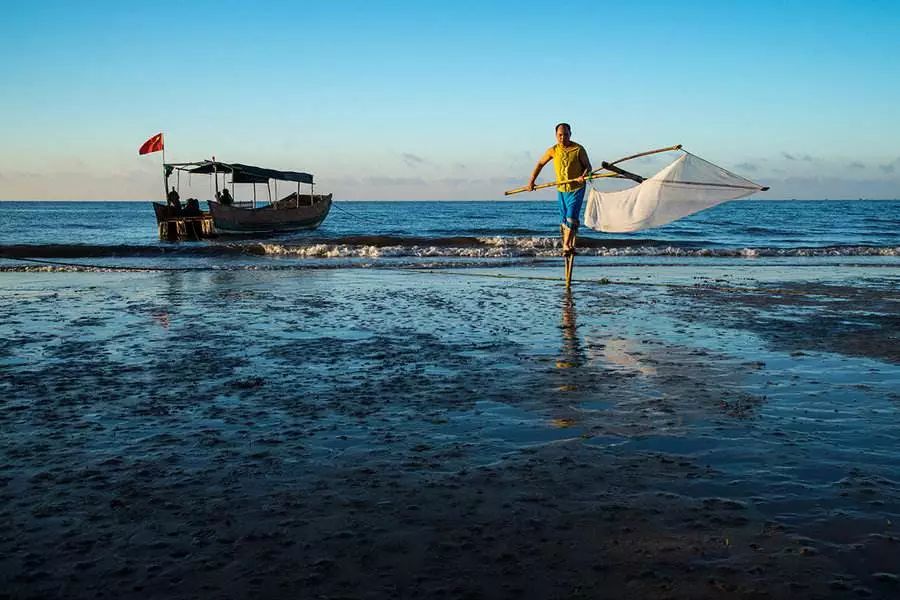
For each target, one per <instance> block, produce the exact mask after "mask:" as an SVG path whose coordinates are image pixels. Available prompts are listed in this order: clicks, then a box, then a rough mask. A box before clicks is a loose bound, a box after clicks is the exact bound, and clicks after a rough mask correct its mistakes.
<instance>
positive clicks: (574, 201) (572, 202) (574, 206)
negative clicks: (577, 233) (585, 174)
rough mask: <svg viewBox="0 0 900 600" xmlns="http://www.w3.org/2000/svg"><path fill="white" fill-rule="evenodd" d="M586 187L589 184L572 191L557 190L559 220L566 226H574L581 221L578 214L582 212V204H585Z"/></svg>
mask: <svg viewBox="0 0 900 600" xmlns="http://www.w3.org/2000/svg"><path fill="white" fill-rule="evenodd" d="M585 189H587V186H583V187H581V188H579V189H577V190H574V191H572V192H556V197H557V198H559V222H560V223H562V224H563V225H565V226H566V227H573V226H576V225H579V224H580V223H581V220H580V219H579V218H578V216H579V215H580V214H581V205H582V204H584V190H585Z"/></svg>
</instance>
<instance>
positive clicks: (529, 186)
mask: <svg viewBox="0 0 900 600" xmlns="http://www.w3.org/2000/svg"><path fill="white" fill-rule="evenodd" d="M525 187H526V188H528V191H529V192H533V191H534V179H532V180H531V181H529V182H528V185H526V186H525Z"/></svg>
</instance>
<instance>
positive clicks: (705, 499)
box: [0, 263, 900, 599]
mask: <svg viewBox="0 0 900 600" xmlns="http://www.w3.org/2000/svg"><path fill="white" fill-rule="evenodd" d="M560 272H561V268H555V267H554V268H550V267H547V268H540V267H535V268H522V269H515V268H507V269H503V270H502V272H501V271H492V270H491V269H467V270H459V271H453V270H451V269H445V270H437V271H411V270H402V269H394V270H391V269H368V270H366V269H320V270H314V269H313V270H302V269H299V270H294V271H290V270H287V271H270V272H267V271H254V270H238V271H215V270H207V271H197V272H171V273H154V272H133V273H127V272H99V273H93V272H71V273H70V272H47V273H40V272H31V273H14V272H6V273H0V282H2V285H0V299H2V302H0V332H2V335H0V402H2V410H0V438H2V441H3V443H2V448H0V464H2V469H0V497H2V503H0V598H17V599H18V598H22V599H24V598H45V597H46V598H116V599H123V598H125V599H127V598H166V599H173V598H359V599H381V598H471V599H474V598H485V599H493V598H498V599H499V598H504V599H505V598H509V599H514V598H560V599H562V598H625V597H629V598H800V597H802V598H863V597H867V598H895V597H897V595H898V594H900V560H898V557H900V545H898V541H900V523H898V520H900V460H898V458H900V456H898V442H900V425H898V423H900V420H898V416H900V339H898V336H900V303H898V300H900V294H898V292H897V290H898V282H900V270H898V268H896V267H890V266H884V265H881V266H878V265H875V266H871V267H867V266H864V265H856V266H852V267H848V268H842V269H836V268H834V267H820V266H815V265H810V266H807V267H802V268H798V267H796V266H790V265H787V266H778V265H777V264H773V265H769V266H752V264H751V265H750V266H748V263H741V264H724V265H723V264H721V263H715V265H713V264H708V265H703V264H688V265H684V266H674V265H673V266H652V265H651V266H641V265H634V266H628V265H619V266H616V267H614V268H607V267H602V266H596V267H582V268H578V267H576V274H575V278H576V283H575V287H574V290H573V291H572V292H571V293H567V292H566V291H565V289H564V288H563V286H562V285H561V283H560V282H559V281H558V278H559V277H560ZM498 273H499V274H501V275H503V276H502V277H497V276H496V275H497V274H498ZM554 278H556V279H554Z"/></svg>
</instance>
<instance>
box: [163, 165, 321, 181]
mask: <svg viewBox="0 0 900 600" xmlns="http://www.w3.org/2000/svg"><path fill="white" fill-rule="evenodd" d="M173 170H178V171H186V172H188V173H197V174H201V175H212V174H213V173H231V176H232V180H233V181H234V183H266V182H268V181H269V180H270V179H277V180H280V181H296V182H297V183H309V184H312V182H313V176H312V175H310V174H309V173H301V172H299V171H277V170H275V169H265V168H263V167H254V166H251V165H242V164H240V163H223V162H219V161H213V160H202V161H199V162H189V163H168V164H166V173H167V174H168V173H171V172H172V171H173Z"/></svg>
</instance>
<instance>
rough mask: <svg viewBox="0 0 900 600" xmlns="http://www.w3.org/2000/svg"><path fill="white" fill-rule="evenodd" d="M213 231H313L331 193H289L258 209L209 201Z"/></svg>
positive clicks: (327, 205)
mask: <svg viewBox="0 0 900 600" xmlns="http://www.w3.org/2000/svg"><path fill="white" fill-rule="evenodd" d="M209 210H210V213H212V219H213V222H214V223H215V225H216V231H217V232H220V233H278V232H282V231H298V230H301V229H315V228H316V227H318V226H319V224H320V223H321V222H322V221H324V220H325V217H327V216H328V212H329V211H330V210H331V194H324V195H322V194H297V193H296V192H295V193H292V194H291V195H289V196H286V197H284V198H282V199H281V200H278V201H276V202H273V203H271V204H267V205H265V206H262V207H259V208H253V207H252V206H251V207H243V206H229V205H226V204H222V203H221V202H216V201H214V200H210V202H209Z"/></svg>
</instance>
